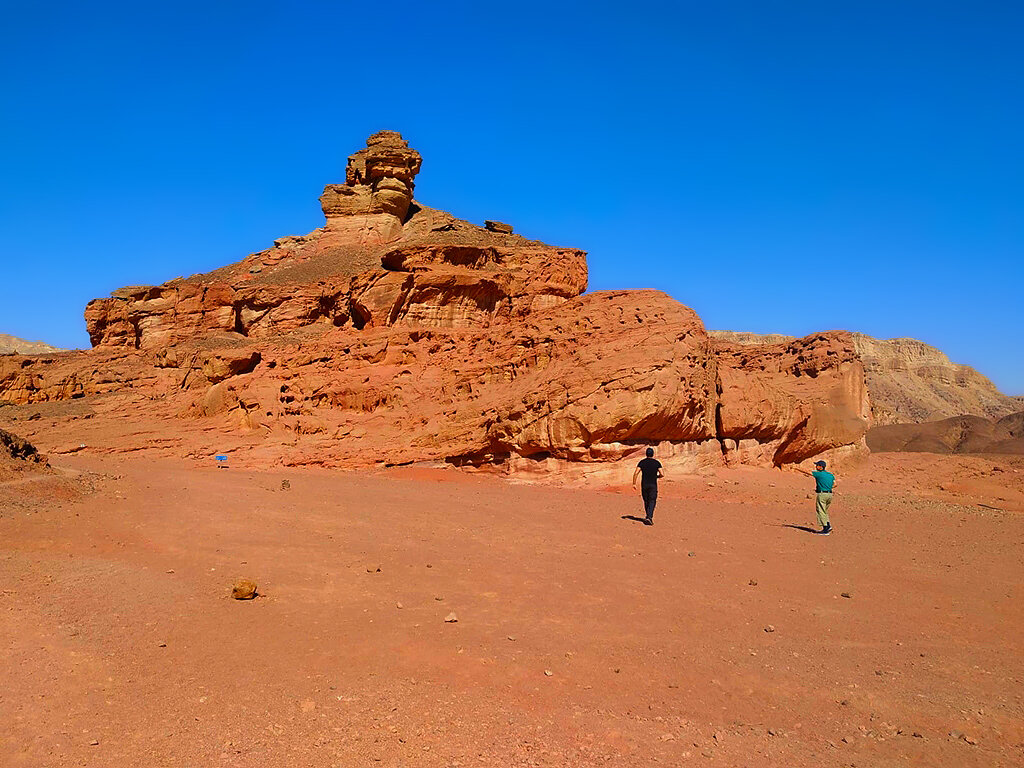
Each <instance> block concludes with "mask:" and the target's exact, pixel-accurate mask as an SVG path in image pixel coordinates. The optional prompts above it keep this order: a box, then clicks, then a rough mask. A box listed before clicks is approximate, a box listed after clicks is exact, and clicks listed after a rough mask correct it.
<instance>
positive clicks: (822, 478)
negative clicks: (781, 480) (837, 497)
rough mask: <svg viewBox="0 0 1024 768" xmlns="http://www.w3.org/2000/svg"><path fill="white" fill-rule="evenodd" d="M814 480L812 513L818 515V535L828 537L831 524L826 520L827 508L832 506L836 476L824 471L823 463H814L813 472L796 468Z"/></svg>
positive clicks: (830, 531)
mask: <svg viewBox="0 0 1024 768" xmlns="http://www.w3.org/2000/svg"><path fill="white" fill-rule="evenodd" d="M796 469H797V471H798V472H803V473H804V474H805V475H809V476H810V477H813V478H814V511H815V512H816V513H817V515H818V523H819V524H820V525H821V530H820V531H818V533H821V534H824V535H825V536H828V535H829V534H830V533H832V523H831V522H829V519H828V508H829V507H830V506H831V505H832V491H833V490H834V489H835V487H836V476H835V475H833V474H832V473H831V472H826V471H825V462H824V461H820V460H819V461H816V462H814V471H813V472H812V471H808V470H806V469H804V468H802V467H797V468H796Z"/></svg>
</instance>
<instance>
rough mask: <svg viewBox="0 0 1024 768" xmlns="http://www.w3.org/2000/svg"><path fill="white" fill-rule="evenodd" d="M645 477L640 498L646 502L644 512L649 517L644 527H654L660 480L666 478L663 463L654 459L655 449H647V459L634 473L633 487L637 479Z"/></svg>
mask: <svg viewBox="0 0 1024 768" xmlns="http://www.w3.org/2000/svg"><path fill="white" fill-rule="evenodd" d="M641 474H642V475H643V477H642V479H641V480H640V496H641V497H642V498H643V500H644V512H645V513H646V515H647V517H646V518H645V519H644V525H654V505H655V504H657V503H658V478H659V477H664V476H665V474H664V473H663V472H662V471H661V462H660V461H658V460H657V459H656V458H654V449H653V448H648V449H647V458H646V459H640V463H639V464H637V465H636V471H635V472H634V473H633V487H634V488H636V478H637V476H638V475H641Z"/></svg>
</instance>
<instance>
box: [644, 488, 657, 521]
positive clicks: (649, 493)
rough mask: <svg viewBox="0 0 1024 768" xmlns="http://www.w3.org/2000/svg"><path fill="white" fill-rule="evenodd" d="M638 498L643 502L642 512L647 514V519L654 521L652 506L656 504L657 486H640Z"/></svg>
mask: <svg viewBox="0 0 1024 768" xmlns="http://www.w3.org/2000/svg"><path fill="white" fill-rule="evenodd" d="M640 496H641V497H643V500H644V512H645V513H647V519H648V520H653V519H654V505H655V504H657V503H658V485H657V483H655V484H653V485H641V486H640Z"/></svg>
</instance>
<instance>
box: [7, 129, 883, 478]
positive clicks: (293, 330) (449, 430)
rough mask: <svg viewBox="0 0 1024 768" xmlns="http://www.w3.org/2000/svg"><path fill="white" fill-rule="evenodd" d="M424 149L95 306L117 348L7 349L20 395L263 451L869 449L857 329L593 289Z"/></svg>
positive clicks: (366, 164)
mask: <svg viewBox="0 0 1024 768" xmlns="http://www.w3.org/2000/svg"><path fill="white" fill-rule="evenodd" d="M420 162H421V161H420V156H419V154H418V153H416V152H415V151H414V150H412V149H410V148H409V147H408V145H407V143H406V142H405V141H404V140H403V139H402V138H401V136H400V135H398V134H397V133H393V132H383V133H380V134H376V135H374V136H372V137H370V139H369V140H368V142H367V148H366V149H364V150H361V151H360V152H357V153H356V154H354V155H352V157H350V158H349V166H348V172H347V174H346V181H345V183H344V184H341V185H328V187H327V188H326V189H325V191H324V195H323V196H322V197H321V204H322V207H323V210H324V213H325V216H326V217H327V225H326V226H325V227H324V228H322V229H319V230H316V231H314V232H312V233H310V234H308V235H303V236H297V237H286V238H281V239H279V240H278V241H276V242H275V244H274V246H273V247H272V248H270V249H268V250H266V251H262V252H260V253H256V254H253V255H252V256H249V257H248V258H246V259H244V260H243V261H242V262H239V263H238V264H234V265H230V266H227V267H224V268H222V269H219V270H216V271H214V272H211V273H208V274H205V275H196V276H193V277H190V278H178V279H176V280H172V281H170V282H168V283H165V284H163V285H160V286H141V287H132V288H125V289H122V290H120V291H117V292H115V293H114V294H113V295H112V296H111V298H108V299H97V300H95V301H93V302H90V304H89V306H88V307H87V308H86V321H87V325H88V328H89V333H90V337H91V338H92V340H93V343H94V345H95V348H94V349H93V350H92V351H91V352H79V353H68V354H66V355H54V356H48V357H42V358H16V357H15V358H0V401H8V402H12V403H20V404H23V405H34V406H38V405H39V404H44V403H52V404H58V403H67V402H69V401H82V402H87V403H88V405H89V407H90V408H91V410H90V411H89V412H88V413H85V412H84V411H83V412H81V413H80V414H79V415H78V416H76V417H75V418H81V419H82V422H81V423H78V424H76V425H75V430H74V438H73V439H74V440H80V441H81V443H83V444H86V445H88V446H89V447H90V449H93V450H124V449H137V448H140V447H145V448H149V449H153V450H160V451H164V452H171V453H175V454H178V455H192V456H204V455H209V454H210V453H212V452H215V451H223V450H227V449H228V448H226V447H225V443H228V444H230V447H231V450H233V451H234V452H235V453H236V455H245V456H248V457H249V460H250V461H252V462H264V463H287V464H305V463H317V464H326V465H332V466H352V465H366V464H374V463H393V464H396V463H408V462H415V461H423V460H447V461H450V462H452V463H456V464H460V465H476V466H481V465H488V466H490V465H501V466H506V467H509V468H512V469H530V468H538V467H550V466H552V464H555V465H558V464H559V463H560V462H561V463H563V464H564V463H566V462H574V463H575V464H576V465H579V466H583V465H586V466H592V465H599V464H602V463H607V462H614V461H615V460H616V459H619V458H622V457H624V456H630V455H632V454H634V453H636V452H638V451H639V450H641V448H642V446H643V445H647V444H649V443H659V444H660V449H659V455H660V456H662V457H663V458H666V459H670V460H673V461H675V462H676V463H677V465H680V466H683V467H689V468H696V467H699V466H700V465H702V464H713V463H719V464H720V463H723V462H732V461H740V462H744V461H745V462H754V463H775V464H781V463H784V462H793V461H800V460H803V459H806V458H808V457H811V456H815V455H818V454H820V453H822V452H824V451H829V450H832V449H837V448H843V447H848V446H859V445H862V442H863V441H862V438H863V435H864V432H865V430H866V428H867V424H868V404H867V397H866V393H865V389H864V382H863V371H862V369H861V367H860V364H859V362H858V361H857V360H856V358H855V357H854V355H853V353H852V349H851V345H850V338H849V334H842V333H832V334H817V335H815V336H812V337H808V338H806V339H802V340H799V341H794V342H792V343H788V344H780V345H777V346H776V347H760V348H748V347H738V346H735V345H729V344H726V343H719V342H714V341H713V340H712V339H711V338H710V337H709V336H708V334H707V333H706V332H705V330H704V327H703V325H702V324H701V322H700V319H699V318H698V317H697V316H696V314H694V312H693V311H692V310H690V309H688V308H686V307H684V306H683V305H681V304H680V303H679V302H677V301H675V300H673V299H671V298H670V297H668V296H666V295H664V294H661V293H657V292H653V291H634V292H604V293H595V294H587V295H582V294H583V291H584V290H585V289H586V282H587V268H586V260H585V254H584V253H583V252H582V251H579V250H576V249H571V248H556V247H552V246H548V245H544V244H543V243H538V242H535V241H530V240H526V239H525V238H523V237H521V236H518V235H513V234H511V227H508V226H507V225H502V226H495V222H491V226H490V227H489V228H487V229H485V228H480V227H475V226H473V225H471V224H469V223H467V222H464V221H460V220H458V219H455V218H454V217H452V216H451V215H449V214H445V213H442V212H440V211H435V210H432V209H429V208H426V207H424V206H422V205H420V204H418V203H416V202H415V201H413V199H412V193H413V182H414V178H415V175H416V173H417V172H418V171H419V168H420ZM55 407H56V406H55ZM12 413H13V412H12ZM22 413H24V411H22ZM53 413H54V414H55V415H54V419H55V422H54V423H57V421H59V419H60V418H62V417H63V418H72V417H71V415H70V414H71V411H62V412H58V411H54V412H53ZM86 419H91V420H90V421H88V423H86V421H85V420H86ZM70 437H71V434H70V433H69V432H68V431H67V430H60V431H58V432H57V433H55V437H54V438H53V444H51V445H50V446H48V447H50V448H57V449H58V450H59V449H60V447H61V446H60V445H59V442H60V441H61V440H66V439H69V438H70Z"/></svg>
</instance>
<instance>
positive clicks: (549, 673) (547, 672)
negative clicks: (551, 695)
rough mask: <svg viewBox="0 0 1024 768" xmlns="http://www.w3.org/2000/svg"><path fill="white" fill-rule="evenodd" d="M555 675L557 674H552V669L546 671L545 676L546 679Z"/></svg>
mask: <svg viewBox="0 0 1024 768" xmlns="http://www.w3.org/2000/svg"><path fill="white" fill-rule="evenodd" d="M553 674H555V673H554V672H552V671H551V670H550V669H545V670H544V675H545V676H546V677H551V676H552V675H553Z"/></svg>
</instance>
